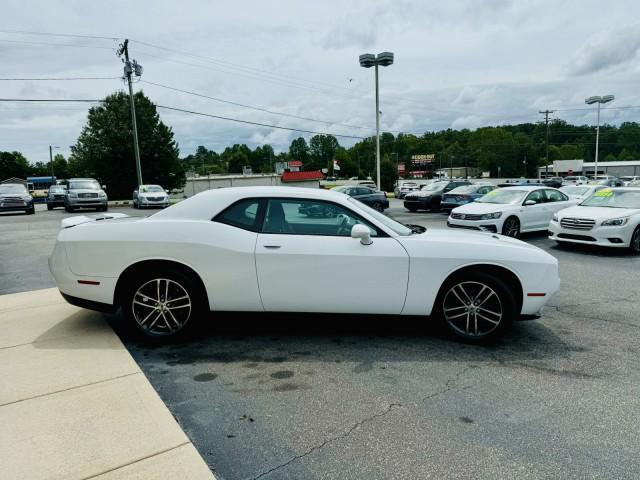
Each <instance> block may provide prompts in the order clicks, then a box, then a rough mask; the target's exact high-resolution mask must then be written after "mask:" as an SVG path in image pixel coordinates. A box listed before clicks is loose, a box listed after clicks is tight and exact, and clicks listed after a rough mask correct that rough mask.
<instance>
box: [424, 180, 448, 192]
mask: <svg viewBox="0 0 640 480" xmlns="http://www.w3.org/2000/svg"><path fill="white" fill-rule="evenodd" d="M447 185H449V182H434V183H431V184H429V185H424V186H423V187H422V189H421V190H422V191H423V192H438V191H440V190H444V189H445V187H446V186H447Z"/></svg>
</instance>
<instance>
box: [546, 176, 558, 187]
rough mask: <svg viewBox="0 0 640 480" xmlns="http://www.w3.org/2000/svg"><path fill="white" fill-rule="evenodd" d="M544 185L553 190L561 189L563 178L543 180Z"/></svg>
mask: <svg viewBox="0 0 640 480" xmlns="http://www.w3.org/2000/svg"><path fill="white" fill-rule="evenodd" d="M542 184H543V185H546V186H547V187H551V188H560V187H561V186H562V177H550V178H545V179H544V180H542Z"/></svg>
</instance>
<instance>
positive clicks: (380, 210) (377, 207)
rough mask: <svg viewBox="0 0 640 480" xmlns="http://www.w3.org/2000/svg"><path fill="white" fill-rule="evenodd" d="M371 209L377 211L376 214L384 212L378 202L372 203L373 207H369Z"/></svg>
mask: <svg viewBox="0 0 640 480" xmlns="http://www.w3.org/2000/svg"><path fill="white" fill-rule="evenodd" d="M371 207H372V208H373V209H374V210H377V211H378V212H384V207H383V206H382V204H381V203H380V202H373V205H371Z"/></svg>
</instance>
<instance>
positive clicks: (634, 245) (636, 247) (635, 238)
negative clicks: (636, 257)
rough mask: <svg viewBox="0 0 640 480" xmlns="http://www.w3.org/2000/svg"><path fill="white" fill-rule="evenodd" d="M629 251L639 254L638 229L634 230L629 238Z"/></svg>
mask: <svg viewBox="0 0 640 480" xmlns="http://www.w3.org/2000/svg"><path fill="white" fill-rule="evenodd" d="M631 250H633V252H634V253H640V227H638V228H636V230H635V232H633V235H632V236H631Z"/></svg>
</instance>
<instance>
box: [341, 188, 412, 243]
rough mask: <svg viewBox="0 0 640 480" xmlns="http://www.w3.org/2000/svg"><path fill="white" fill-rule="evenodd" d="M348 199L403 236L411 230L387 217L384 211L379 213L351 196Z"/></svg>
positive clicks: (409, 233)
mask: <svg viewBox="0 0 640 480" xmlns="http://www.w3.org/2000/svg"><path fill="white" fill-rule="evenodd" d="M349 201H350V202H352V203H354V204H356V205H357V206H358V208H360V209H361V210H364V211H365V212H367V213H368V214H369V215H371V216H372V217H373V218H375V219H376V220H377V221H378V222H380V223H382V224H383V225H384V226H385V227H388V228H390V229H391V230H393V231H394V232H396V233H397V234H398V235H403V236H406V235H411V233H412V230H411V229H410V228H407V227H405V226H404V225H402V224H401V223H398V222H396V221H395V220H394V219H393V218H390V217H387V216H386V215H385V214H384V213H380V212H378V211H377V210H374V209H373V208H371V207H369V206H367V205H365V204H364V203H362V202H360V201H359V200H356V199H355V198H353V197H349Z"/></svg>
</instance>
